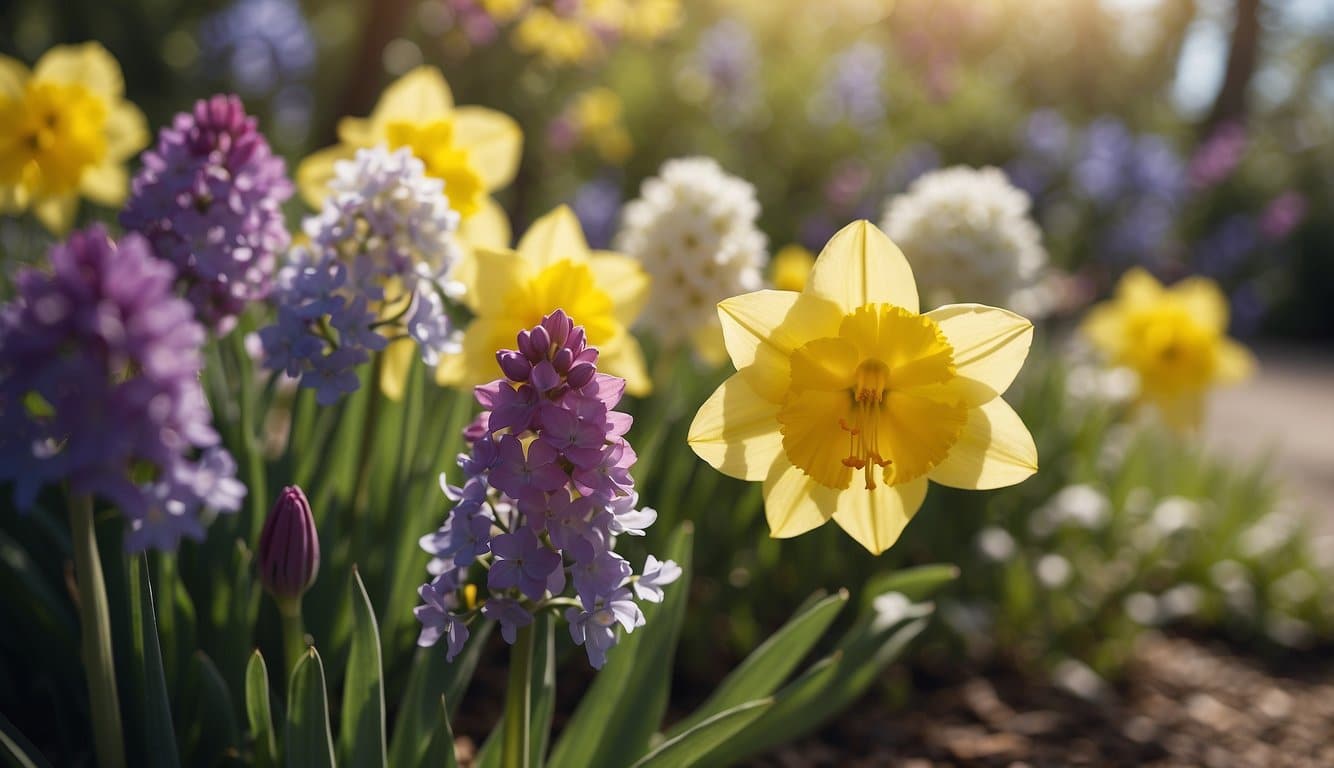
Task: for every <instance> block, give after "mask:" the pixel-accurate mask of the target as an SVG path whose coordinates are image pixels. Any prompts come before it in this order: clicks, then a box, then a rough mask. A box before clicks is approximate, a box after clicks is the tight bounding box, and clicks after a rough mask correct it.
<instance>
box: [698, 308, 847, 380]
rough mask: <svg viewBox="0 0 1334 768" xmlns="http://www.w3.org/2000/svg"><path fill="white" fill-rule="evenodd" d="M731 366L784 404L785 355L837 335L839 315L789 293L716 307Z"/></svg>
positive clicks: (836, 311) (786, 359)
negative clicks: (815, 341)
mask: <svg viewBox="0 0 1334 768" xmlns="http://www.w3.org/2000/svg"><path fill="white" fill-rule="evenodd" d="M718 319H719V321H720V322H721V323H722V327H723V342H724V343H725V344H726V345H727V354H728V355H730V356H731V358H732V365H734V366H736V369H737V370H738V371H740V372H741V373H743V374H744V375H745V376H746V377H747V379H748V380H749V381H750V384H751V386H753V387H754V388H755V390H756V391H757V392H759V393H760V394H761V395H762V396H763V397H765V398H767V399H769V400H770V401H772V402H776V403H777V402H782V399H783V395H784V393H786V392H787V385H788V379H789V377H790V375H791V368H790V362H789V359H788V358H789V357H790V356H791V355H792V352H793V350H795V349H796V348H797V347H800V346H801V345H802V344H805V343H806V342H807V341H810V340H811V339H818V338H822V337H825V336H837V335H838V326H839V323H840V322H841V321H842V319H843V316H842V312H841V311H839V309H838V307H837V306H835V305H834V304H833V303H832V302H829V301H827V300H824V299H821V298H818V297H816V296H810V295H808V294H804V293H793V292H792V291H755V292H754V293H747V294H743V295H741V296H733V297H732V298H730V299H724V300H723V301H722V302H720V303H719V304H718Z"/></svg>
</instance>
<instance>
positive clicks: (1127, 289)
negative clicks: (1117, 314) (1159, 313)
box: [1116, 267, 1163, 307]
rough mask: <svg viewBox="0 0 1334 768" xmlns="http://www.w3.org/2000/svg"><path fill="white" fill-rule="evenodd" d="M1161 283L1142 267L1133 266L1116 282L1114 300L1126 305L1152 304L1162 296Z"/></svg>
mask: <svg viewBox="0 0 1334 768" xmlns="http://www.w3.org/2000/svg"><path fill="white" fill-rule="evenodd" d="M1162 295H1163V284H1162V283H1160V282H1158V279H1157V278H1155V277H1154V276H1153V275H1151V274H1149V272H1148V270H1146V269H1144V268H1143V267H1134V268H1133V269H1130V270H1129V271H1127V272H1126V273H1125V274H1124V275H1122V276H1121V280H1120V281H1119V282H1118V283H1117V284H1116V300H1117V301H1118V302H1121V303H1123V304H1124V305H1125V306H1126V307H1132V306H1143V305H1146V304H1152V303H1154V302H1156V301H1158V300H1159V299H1161V298H1162Z"/></svg>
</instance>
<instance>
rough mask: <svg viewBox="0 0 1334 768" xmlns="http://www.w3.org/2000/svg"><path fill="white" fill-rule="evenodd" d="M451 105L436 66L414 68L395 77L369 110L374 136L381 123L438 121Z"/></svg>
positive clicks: (377, 132) (447, 91) (382, 128)
mask: <svg viewBox="0 0 1334 768" xmlns="http://www.w3.org/2000/svg"><path fill="white" fill-rule="evenodd" d="M453 107H454V95H453V94H452V93H451V92H450V90H449V83H447V82H445V76H444V75H442V74H441V73H440V70H439V69H436V68H435V67H430V66H422V67H417V68H416V69H414V70H412V71H411V72H409V73H407V74H406V75H403V76H402V77H400V78H399V79H397V80H395V81H394V82H393V83H392V84H390V86H389V87H388V88H385V89H384V94H383V95H381V96H380V101H379V103H377V104H376V105H375V110H374V111H373V112H371V118H370V119H371V125H372V126H373V131H374V133H375V135H377V136H380V135H383V131H384V126H385V124H387V123H390V122H394V121H403V122H407V123H425V122H430V121H432V120H439V119H440V118H442V117H445V116H446V115H448V114H449V112H450V110H451V109H453Z"/></svg>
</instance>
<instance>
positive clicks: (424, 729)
mask: <svg viewBox="0 0 1334 768" xmlns="http://www.w3.org/2000/svg"><path fill="white" fill-rule="evenodd" d="M494 627H495V623H494V622H491V621H481V622H477V623H475V624H473V625H472V627H471V629H472V636H471V637H469V638H468V644H467V645H465V646H464V647H463V651H462V653H460V654H459V655H458V656H457V657H455V659H454V661H453V663H450V662H448V661H445V649H444V648H443V647H440V646H436V647H434V648H418V649H417V656H416V659H415V660H414V661H413V664H412V671H411V674H410V675H409V677H408V687H407V690H405V691H404V692H403V698H402V700H401V701H400V703H399V707H398V721H397V724H396V727H395V728H394V738H393V741H392V743H391V744H390V747H389V764H390V765H392V766H395V768H397V766H400V765H409V766H412V765H422V764H423V763H422V762H421V761H422V757H423V756H424V755H425V754H426V750H427V748H428V746H429V745H430V742H431V739H432V734H433V733H434V732H435V728H436V720H437V719H436V716H435V702H436V701H437V700H439V699H440V698H441V697H442V696H443V697H444V699H445V701H446V702H448V703H449V706H450V707H451V709H457V708H458V705H459V704H458V703H459V700H460V699H462V698H463V694H464V692H465V691H466V690H467V688H468V683H469V682H471V680H472V673H473V670H475V669H477V661H478V660H479V659H480V658H481V656H482V649H483V648H484V647H485V646H486V640H487V638H488V637H490V635H491V630H492V629H493V628H494ZM450 714H452V712H451V713H450Z"/></svg>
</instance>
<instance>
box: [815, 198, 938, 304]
mask: <svg viewBox="0 0 1334 768" xmlns="http://www.w3.org/2000/svg"><path fill="white" fill-rule="evenodd" d="M806 293H808V294H814V295H817V296H822V297H824V298H826V299H829V300H830V301H832V302H834V303H835V304H837V305H838V306H839V307H840V308H842V310H843V311H844V312H851V311H853V310H855V309H856V308H858V307H861V306H864V305H866V304H875V303H885V304H894V305H895V306H899V307H903V308H904V309H906V310H908V311H910V312H914V313H915V312H917V311H918V305H917V283H916V282H914V280H913V275H912V268H911V267H909V266H908V260H907V259H905V258H903V252H902V251H900V250H899V247H898V246H897V245H895V244H894V242H893V241H892V240H890V239H889V237H887V236H886V235H885V233H884V232H881V231H880V230H879V229H877V228H876V226H875V225H874V224H872V223H871V222H869V221H854V222H853V223H851V224H849V225H848V226H846V227H844V228H843V229H841V230H839V231H838V234H836V235H834V236H833V237H832V238H831V239H830V240H829V243H828V244H826V245H825V247H824V250H823V251H821V252H820V256H819V258H817V259H816V260H815V266H814V267H812V268H811V275H810V279H809V281H808V282H807V283H806Z"/></svg>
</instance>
